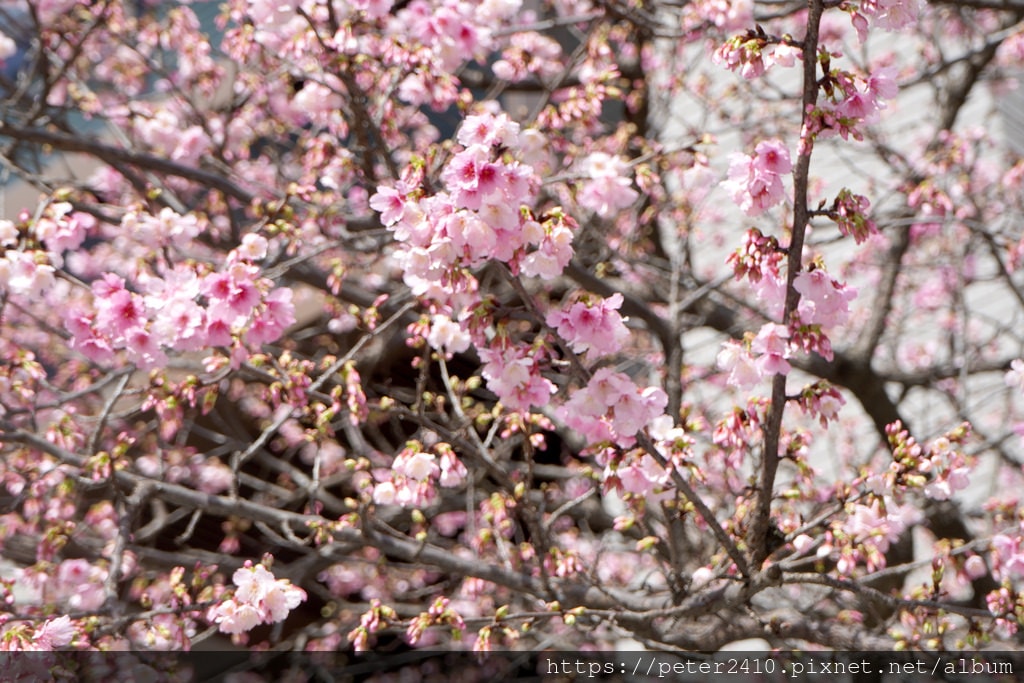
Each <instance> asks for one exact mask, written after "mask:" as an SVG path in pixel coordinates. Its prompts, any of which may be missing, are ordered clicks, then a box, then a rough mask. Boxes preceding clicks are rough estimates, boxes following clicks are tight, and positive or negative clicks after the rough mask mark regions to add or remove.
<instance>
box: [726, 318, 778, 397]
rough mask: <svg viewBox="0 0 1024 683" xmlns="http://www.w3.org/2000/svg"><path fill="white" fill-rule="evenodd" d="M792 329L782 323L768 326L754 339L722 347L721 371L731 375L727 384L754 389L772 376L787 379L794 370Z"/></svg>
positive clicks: (738, 387) (750, 338) (730, 341)
mask: <svg viewBox="0 0 1024 683" xmlns="http://www.w3.org/2000/svg"><path fill="white" fill-rule="evenodd" d="M789 337H790V333H789V329H788V328H787V327H786V326H785V325H780V324H778V323H765V324H764V325H762V326H761V329H760V330H758V332H757V334H756V335H754V336H753V337H751V336H749V335H748V337H747V338H746V339H745V340H744V341H743V342H738V341H736V340H733V339H730V340H728V341H725V342H723V343H722V348H721V350H719V352H718V357H717V363H718V368H719V370H721V371H722V372H726V373H728V379H727V382H728V384H729V385H730V386H733V387H736V388H737V389H740V390H747V389H751V388H753V387H754V386H756V385H757V384H758V383H760V382H761V381H762V380H764V379H767V378H769V377H771V376H772V375H777V374H778V375H786V374H789V371H790V370H791V369H792V366H791V365H790V364H789V360H788V359H789V358H790V357H791V356H792V346H791V344H790V341H789Z"/></svg>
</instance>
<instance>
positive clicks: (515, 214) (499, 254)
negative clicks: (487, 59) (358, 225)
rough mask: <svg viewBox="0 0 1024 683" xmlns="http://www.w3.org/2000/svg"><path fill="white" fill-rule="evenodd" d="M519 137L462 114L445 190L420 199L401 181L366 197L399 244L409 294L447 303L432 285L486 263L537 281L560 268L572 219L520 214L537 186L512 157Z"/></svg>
mask: <svg viewBox="0 0 1024 683" xmlns="http://www.w3.org/2000/svg"><path fill="white" fill-rule="evenodd" d="M522 138H523V136H522V135H521V134H520V130H519V124H517V123H515V122H514V121H511V120H510V119H509V118H508V116H506V115H505V114H500V115H494V114H486V113H485V114H479V115H473V116H469V117H467V118H466V120H465V121H464V122H463V124H462V126H461V128H460V129H459V133H458V136H457V139H458V141H459V143H460V144H462V145H463V149H462V151H460V152H458V153H456V154H455V155H454V156H453V157H452V158H451V160H450V161H449V162H448V164H447V165H446V166H445V168H444V170H443V171H442V173H441V178H442V180H443V181H444V183H445V187H446V191H444V192H439V193H437V194H434V195H431V196H423V194H422V191H421V190H419V189H417V188H416V186H415V183H413V182H412V180H405V181H403V182H400V183H399V184H398V185H396V186H395V187H387V186H381V187H378V188H377V192H376V193H375V194H374V195H373V196H372V197H371V198H370V206H371V207H372V208H373V209H374V210H376V211H378V212H379V213H380V215H381V221H382V222H383V223H384V225H385V226H387V227H388V229H389V230H391V231H392V232H393V233H394V235H395V239H396V240H397V241H398V242H399V243H400V248H399V250H398V251H397V252H396V254H395V259H396V261H397V262H398V264H399V266H400V267H401V268H402V272H403V278H404V279H405V282H406V284H408V285H409V286H410V287H411V288H412V290H413V292H414V293H416V294H417V295H420V296H431V297H433V298H436V299H438V300H445V301H447V300H448V299H449V297H450V296H451V294H450V293H446V292H445V289H444V288H443V287H441V286H439V283H441V282H450V281H451V278H452V273H453V271H455V270H457V269H458V268H463V267H470V268H472V267H476V266H479V265H482V264H483V263H485V262H487V261H488V260H491V259H494V260H498V261H503V262H505V263H507V264H508V265H509V267H510V268H511V269H512V271H513V272H514V273H520V272H521V273H523V274H525V275H531V276H539V277H542V278H545V279H550V278H553V277H556V276H557V275H559V274H560V273H561V272H562V270H563V269H564V268H565V266H566V265H567V264H568V262H569V260H570V259H571V258H572V255H573V250H572V228H573V227H574V222H573V221H572V219H570V218H569V217H568V216H566V215H564V214H563V213H561V212H560V211H557V210H554V211H550V212H548V213H547V214H546V215H545V216H543V217H541V218H540V219H539V220H538V219H536V218H535V217H534V216H533V215H532V214H531V212H530V211H529V210H527V209H526V206H525V205H526V204H529V203H530V202H531V199H532V198H533V196H534V194H535V192H536V189H537V186H538V182H539V181H538V178H537V176H536V174H535V172H534V170H533V168H532V167H531V166H529V165H527V164H525V163H522V162H520V161H517V160H516V159H515V158H514V154H515V153H516V152H517V151H518V150H519V147H520V141H521V140H522ZM449 291H450V288H449Z"/></svg>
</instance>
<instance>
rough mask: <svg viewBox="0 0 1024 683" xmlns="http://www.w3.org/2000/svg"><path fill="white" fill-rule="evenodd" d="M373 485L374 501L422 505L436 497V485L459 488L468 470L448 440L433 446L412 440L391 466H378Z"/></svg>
mask: <svg viewBox="0 0 1024 683" xmlns="http://www.w3.org/2000/svg"><path fill="white" fill-rule="evenodd" d="M375 474H376V479H377V481H376V483H374V485H373V493H372V497H373V502H375V503H377V504H378V505H399V506H401V507H405V508H423V507H426V506H427V504H429V503H430V502H431V501H433V500H434V499H435V498H436V497H437V488H436V487H437V485H438V484H440V485H441V486H443V487H445V488H456V487H459V486H461V485H462V484H463V482H465V480H466V477H467V476H468V474H469V471H468V470H467V469H466V466H465V465H463V464H462V461H461V460H459V457H458V456H457V455H456V454H455V451H454V450H453V449H452V447H451V446H450V445H449V444H447V443H443V442H442V443H438V444H435V445H434V446H433V449H432V450H426V449H424V448H423V444H421V443H420V442H419V441H410V442H408V443H407V444H406V445H405V448H404V449H402V451H401V452H400V453H399V454H398V455H396V456H395V459H394V461H393V462H392V463H391V469H390V470H379V471H377V472H376V473H375Z"/></svg>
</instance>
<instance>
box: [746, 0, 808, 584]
mask: <svg viewBox="0 0 1024 683" xmlns="http://www.w3.org/2000/svg"><path fill="white" fill-rule="evenodd" d="M824 9H825V3H824V0H808V10H809V11H808V15H807V34H806V36H805V37H804V41H803V69H804V73H803V95H802V101H801V109H802V117H803V118H802V126H801V132H800V146H799V151H798V153H797V159H796V165H795V167H794V169H793V231H792V236H791V239H790V243H789V247H788V250H787V251H788V253H787V269H786V271H787V272H786V303H785V307H784V309H783V313H782V323H783V324H784V325H786V324H788V323H789V321H790V318H791V317H792V315H793V312H794V311H795V310H796V308H797V306H798V305H799V303H800V293H799V292H798V291H797V290H796V288H795V287H794V286H793V283H794V281H795V280H796V276H797V275H798V274H799V273H800V270H801V268H802V263H801V257H802V255H803V247H804V237H805V235H806V232H807V225H808V223H809V221H810V211H809V210H808V208H807V194H808V182H809V179H810V168H811V150H812V149H813V134H812V133H810V126H809V125H808V124H809V120H808V119H809V116H810V115H811V113H812V112H813V111H814V107H815V106H816V104H817V102H818V83H817V78H816V74H817V70H818V59H817V52H818V28H819V26H820V24H821V15H822V13H823V12H824ZM785 409H786V376H785V375H782V374H776V375H775V377H774V378H773V380H772V402H771V409H770V410H769V412H768V419H767V421H766V424H765V428H764V448H763V449H762V450H763V452H762V455H761V457H762V465H761V476H760V481H759V482H758V496H757V504H756V506H755V508H754V516H753V520H752V522H751V525H750V530H749V537H748V546H749V548H750V558H751V566H752V567H759V566H761V564H762V563H763V562H764V561H765V559H766V558H767V557H768V554H769V552H770V550H769V543H768V527H769V523H770V518H771V504H772V491H773V489H774V487H775V477H776V474H777V472H778V469H779V439H780V435H781V433H782V416H783V413H784V412H785Z"/></svg>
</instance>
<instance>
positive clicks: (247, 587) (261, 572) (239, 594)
mask: <svg viewBox="0 0 1024 683" xmlns="http://www.w3.org/2000/svg"><path fill="white" fill-rule="evenodd" d="M231 580H232V581H233V582H234V584H235V586H236V587H237V588H236V590H235V594H234V596H232V597H230V598H228V599H227V600H225V601H223V602H221V603H220V604H218V605H216V606H214V607H211V608H210V610H209V612H208V613H207V619H209V620H210V621H211V622H213V623H215V624H217V628H218V629H219V630H220V631H221V632H222V633H231V634H236V635H237V634H240V633H245V632H246V631H250V630H252V629H253V628H255V627H256V626H258V625H260V624H273V623H275V622H278V621H284V620H285V619H286V618H287V617H288V613H289V612H291V611H292V610H293V609H295V608H296V607H298V606H299V605H300V604H301V603H303V602H305V600H306V591H304V590H302V589H301V588H299V587H298V586H293V585H292V583H291V582H290V581H288V579H278V578H275V577H274V575H273V574H272V573H271V572H270V571H269V570H268V569H267V568H266V567H264V566H263V565H262V564H257V565H255V566H253V564H252V562H248V561H247V562H246V563H245V566H244V567H242V568H241V569H238V570H236V571H235V573H234V574H233V575H232V577H231Z"/></svg>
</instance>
